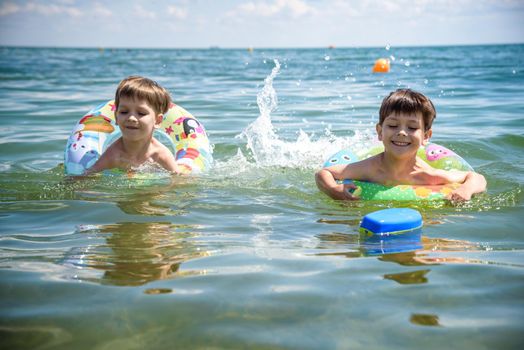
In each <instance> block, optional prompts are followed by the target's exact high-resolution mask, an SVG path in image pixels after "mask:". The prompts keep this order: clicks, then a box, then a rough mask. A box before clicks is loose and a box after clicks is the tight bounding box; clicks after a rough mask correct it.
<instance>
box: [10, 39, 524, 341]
mask: <svg viewBox="0 0 524 350" xmlns="http://www.w3.org/2000/svg"><path fill="white" fill-rule="evenodd" d="M380 57H385V58H389V59H390V60H391V67H392V68H391V72H390V73H387V74H372V73H371V68H372V66H373V63H374V61H375V60H376V59H378V58H380ZM523 62H524V45H499V46H453V47H451V46H450V47H409V48H401V47H392V46H391V47H390V46H389V45H388V46H385V47H380V48H336V49H327V48H326V49H258V48H255V49H254V50H253V51H250V50H247V49H235V50H233V49H219V48H216V49H202V50H188V49H187V50H141V49H129V50H126V49H115V50H113V49H107V48H106V49H52V48H49V49H47V48H6V47H4V48H0V149H1V152H0V348H1V349H191V348H195V349H380V348H387V349H439V350H441V349H442V348H450V349H476V350H480V349H522V348H523V347H524V323H523V322H522V321H523V320H524V229H523V226H524V220H523V218H524V195H523V187H524V164H523V154H524V112H523V111H524V65H523ZM137 74H138V75H144V76H147V77H150V78H152V79H155V80H157V81H158V82H159V83H160V84H162V85H163V86H165V87H166V88H167V89H168V90H169V91H170V92H171V94H172V96H173V99H174V101H175V102H176V103H177V104H179V105H181V106H182V107H184V108H185V109H187V110H188V111H190V112H191V113H192V114H193V115H194V116H196V117H197V118H198V119H199V120H200V121H201V122H202V123H203V124H204V125H205V127H206V129H207V131H208V134H209V138H210V140H211V143H212V144H213V147H214V153H213V155H214V158H215V163H214V166H213V168H212V169H211V170H210V171H209V172H208V173H206V174H204V175H202V176H199V177H193V178H176V179H175V180H174V181H173V183H172V184H169V181H161V179H160V180H159V181H152V182H144V181H140V180H137V179H133V178H131V179H128V178H124V177H118V176H116V177H111V176H99V177H94V178H89V179H84V180H74V179H70V178H66V177H65V176H64V174H63V171H64V170H63V156H64V148H65V145H66V140H67V138H68V136H69V134H70V133H71V131H72V130H73V127H74V125H75V124H76V123H77V121H78V120H79V119H80V118H81V117H82V116H83V115H84V114H85V113H87V112H88V111H89V110H90V109H91V108H93V107H95V106H97V105H99V104H100V103H102V102H105V101H108V100H110V99H112V98H113V94H114V90H115V88H116V86H117V84H118V82H119V81H120V80H121V79H123V78H124V77H126V76H128V75H137ZM399 87H410V88H413V89H415V90H419V91H421V92H423V93H424V94H426V95H427V96H429V97H430V98H431V99H432V100H433V102H434V104H435V106H436V108H437V119H436V120H435V122H434V124H433V138H432V141H433V142H436V143H439V144H441V145H444V146H446V147H448V148H450V149H451V150H453V151H455V152H456V153H458V154H459V155H461V156H462V157H463V158H465V159H466V160H467V161H468V162H469V163H470V164H471V165H472V166H473V167H474V168H475V169H476V171H478V172H480V173H482V174H483V175H484V176H485V177H486V179H487V181H488V191H487V193H486V194H482V195H479V196H476V197H475V198H474V199H473V200H472V201H470V202H467V203H465V204H461V205H455V206H454V205H451V204H449V203H446V202H438V203H422V202H401V203H399V202H351V203H348V202H338V201H334V200H331V199H329V198H328V197H327V196H325V195H324V194H322V193H320V192H319V190H318V189H317V187H316V185H315V181H314V172H315V171H316V170H318V169H319V168H320V167H321V166H322V163H323V161H324V160H325V159H326V158H327V157H328V156H329V155H331V154H333V153H335V152H337V151H338V150H340V149H342V148H346V147H348V146H355V145H360V146H361V147H362V146H364V147H365V146H366V145H368V144H371V143H372V142H373V140H374V139H375V132H374V125H375V123H376V122H377V121H378V109H379V106H380V103H381V101H382V99H383V98H384V97H385V96H386V95H387V94H388V93H389V92H390V91H392V90H395V89H397V88H399ZM164 180H165V176H164ZM391 207H410V208H414V209H417V210H419V211H420V212H421V214H422V216H423V219H424V227H423V229H422V238H421V242H420V244H419V245H414V246H413V247H412V248H410V247H409V246H408V247H407V248H406V247H405V246H402V249H399V247H398V246H394V245H393V246H392V245H389V246H388V245H387V244H385V245H379V246H377V244H371V243H369V242H366V239H365V238H364V237H361V236H360V235H359V233H358V227H359V223H360V220H361V219H362V217H363V216H364V215H366V214H367V213H370V212H373V211H376V210H380V209H385V208H391Z"/></svg>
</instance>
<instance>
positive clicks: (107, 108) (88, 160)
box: [64, 100, 213, 175]
mask: <svg viewBox="0 0 524 350" xmlns="http://www.w3.org/2000/svg"><path fill="white" fill-rule="evenodd" d="M120 135H121V133H120V129H119V127H118V125H116V120H115V101H113V100H112V101H109V102H106V103H103V104H101V105H100V106H98V107H96V108H94V109H93V110H91V111H90V112H89V113H87V114H86V115H84V116H83V117H82V118H81V119H80V120H79V121H78V123H77V124H76V126H75V128H74V129H73V131H72V132H71V135H70V136H69V139H68V140H67V145H66V149H65V153H64V170H65V173H66V175H82V174H83V173H84V172H85V171H86V170H87V169H89V168H90V167H91V166H92V165H93V164H95V162H96V161H97V160H98V158H100V155H101V154H102V153H103V152H104V151H105V150H106V149H107V148H108V147H109V146H110V145H111V144H112V143H113V142H114V141H116V140H117V139H118V138H119V137H120ZM154 136H155V138H156V139H157V140H158V141H160V142H162V143H163V144H165V145H166V146H167V147H168V148H169V149H170V150H171V152H172V153H173V154H174V155H175V159H176V162H177V164H178V165H180V166H181V169H182V170H183V171H182V172H183V173H184V174H198V173H201V172H203V171H205V170H206V169H208V168H209V167H210V166H211V163H212V162H213V157H212V151H211V148H210V145H209V139H208V138H207V134H206V131H205V129H204V126H203V125H202V124H201V123H200V122H199V121H198V120H197V119H196V118H195V117H193V116H192V115H191V114H190V113H189V112H188V111H186V110H185V109H184V108H182V107H180V106H177V105H175V104H172V105H171V106H170V107H169V110H168V111H167V113H165V114H164V120H163V121H162V123H161V124H160V128H158V129H156V130H155V133H154Z"/></svg>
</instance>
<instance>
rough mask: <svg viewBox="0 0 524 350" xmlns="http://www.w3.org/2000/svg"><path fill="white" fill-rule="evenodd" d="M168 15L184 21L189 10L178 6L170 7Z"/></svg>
mask: <svg viewBox="0 0 524 350" xmlns="http://www.w3.org/2000/svg"><path fill="white" fill-rule="evenodd" d="M167 13H168V14H169V15H171V16H173V17H175V18H178V19H184V18H186V17H187V10H186V9H185V8H181V7H178V6H168V7H167Z"/></svg>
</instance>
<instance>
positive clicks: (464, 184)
mask: <svg viewBox="0 0 524 350" xmlns="http://www.w3.org/2000/svg"><path fill="white" fill-rule="evenodd" d="M438 175H440V176H442V177H443V178H444V179H445V180H446V182H447V183H459V184H461V185H460V186H459V187H458V188H457V189H456V190H454V191H453V192H451V194H450V196H449V199H450V200H451V201H454V202H456V201H469V200H470V199H471V196H472V195H474V194H476V193H481V192H484V191H486V186H487V182H486V179H485V178H484V176H483V175H481V174H479V173H476V172H474V171H454V170H452V171H445V170H440V171H438Z"/></svg>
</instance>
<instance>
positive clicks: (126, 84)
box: [115, 76, 171, 115]
mask: <svg viewBox="0 0 524 350" xmlns="http://www.w3.org/2000/svg"><path fill="white" fill-rule="evenodd" d="M121 97H128V98H132V99H138V100H145V101H147V103H148V104H149V105H150V106H151V108H153V110H154V111H155V113H156V114H157V115H158V114H164V113H166V112H167V110H168V109H169V106H170V105H171V96H170V95H169V93H168V92H167V90H166V89H164V88H163V87H162V86H160V85H158V84H157V82H155V81H153V80H151V79H148V78H144V77H139V76H130V77H127V78H125V79H124V80H122V81H121V82H120V84H119V85H118V88H117V89H116V93H115V105H116V109H117V110H118V105H119V103H120V98H121Z"/></svg>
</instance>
